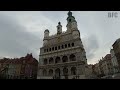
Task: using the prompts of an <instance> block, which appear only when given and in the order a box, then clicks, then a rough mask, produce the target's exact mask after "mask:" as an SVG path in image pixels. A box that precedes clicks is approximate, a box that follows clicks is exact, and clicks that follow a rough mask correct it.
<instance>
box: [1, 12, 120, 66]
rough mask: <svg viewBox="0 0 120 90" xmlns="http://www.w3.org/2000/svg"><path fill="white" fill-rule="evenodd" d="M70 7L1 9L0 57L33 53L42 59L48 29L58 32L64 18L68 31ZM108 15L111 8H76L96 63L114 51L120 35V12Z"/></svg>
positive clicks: (90, 57)
mask: <svg viewBox="0 0 120 90" xmlns="http://www.w3.org/2000/svg"><path fill="white" fill-rule="evenodd" d="M114 12H115V11H114ZM67 13H68V12H67V11H0V57H1V58H2V57H12V58H14V57H18V58H19V57H21V56H25V55H26V54H27V53H33V56H34V57H35V58H36V59H38V55H39V52H40V51H39V48H40V47H41V46H42V44H43V42H42V41H43V35H44V30H45V29H49V31H50V35H52V34H55V33H56V32H57V29H56V26H57V24H58V22H59V21H60V22H61V24H62V26H63V31H66V24H67V21H66V18H67ZM117 13H118V17H117V18H108V11H73V16H75V18H76V21H77V23H78V28H79V30H80V34H81V38H82V42H83V45H84V48H85V50H86V54H87V60H88V63H89V64H90V63H91V64H94V63H96V62H98V60H99V59H100V58H102V57H104V56H105V55H106V54H107V53H110V48H112V44H113V43H114V41H115V40H116V39H118V38H120V12H118V11H117Z"/></svg>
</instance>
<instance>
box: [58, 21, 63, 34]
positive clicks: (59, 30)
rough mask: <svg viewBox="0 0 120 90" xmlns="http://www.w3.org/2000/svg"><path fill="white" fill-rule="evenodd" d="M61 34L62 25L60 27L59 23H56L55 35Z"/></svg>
mask: <svg viewBox="0 0 120 90" xmlns="http://www.w3.org/2000/svg"><path fill="white" fill-rule="evenodd" d="M61 33H62V25H61V22H58V25H57V34H61Z"/></svg>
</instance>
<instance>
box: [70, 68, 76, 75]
mask: <svg viewBox="0 0 120 90" xmlns="http://www.w3.org/2000/svg"><path fill="white" fill-rule="evenodd" d="M71 75H76V67H72V68H71Z"/></svg>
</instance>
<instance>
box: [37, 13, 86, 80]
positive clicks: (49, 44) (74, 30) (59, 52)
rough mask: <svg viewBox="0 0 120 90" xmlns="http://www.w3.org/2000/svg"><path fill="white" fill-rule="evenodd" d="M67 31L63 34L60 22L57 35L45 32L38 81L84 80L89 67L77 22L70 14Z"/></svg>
mask: <svg viewBox="0 0 120 90" xmlns="http://www.w3.org/2000/svg"><path fill="white" fill-rule="evenodd" d="M66 27H67V30H66V32H62V25H61V23H60V22H59V23H58V26H57V34H55V35H52V36H49V30H48V29H47V30H45V31H44V39H43V47H41V48H40V55H39V65H38V79H75V78H77V79H84V78H85V66H86V65H87V59H86V52H85V49H84V47H83V44H82V41H81V38H80V32H79V30H78V27H77V21H76V20H75V17H74V16H72V12H70V11H69V12H68V17H67V25H66Z"/></svg>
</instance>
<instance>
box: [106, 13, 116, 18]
mask: <svg viewBox="0 0 120 90" xmlns="http://www.w3.org/2000/svg"><path fill="white" fill-rule="evenodd" d="M117 17H118V13H117V12H108V18H117Z"/></svg>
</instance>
